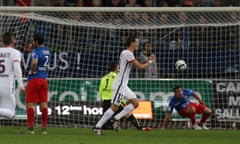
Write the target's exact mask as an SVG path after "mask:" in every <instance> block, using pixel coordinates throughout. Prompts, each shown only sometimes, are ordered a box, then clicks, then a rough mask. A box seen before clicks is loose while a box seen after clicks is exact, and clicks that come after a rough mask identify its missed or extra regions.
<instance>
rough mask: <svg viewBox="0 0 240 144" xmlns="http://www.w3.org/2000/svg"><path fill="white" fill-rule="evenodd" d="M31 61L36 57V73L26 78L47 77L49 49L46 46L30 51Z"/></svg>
mask: <svg viewBox="0 0 240 144" xmlns="http://www.w3.org/2000/svg"><path fill="white" fill-rule="evenodd" d="M31 55H32V56H31V61H32V60H33V59H38V63H37V68H36V71H35V72H36V73H35V74H33V75H29V76H28V80H31V79H34V78H47V70H48V65H49V62H50V51H49V49H48V48H47V47H38V48H36V49H33V50H32V52H31ZM31 65H32V64H31Z"/></svg>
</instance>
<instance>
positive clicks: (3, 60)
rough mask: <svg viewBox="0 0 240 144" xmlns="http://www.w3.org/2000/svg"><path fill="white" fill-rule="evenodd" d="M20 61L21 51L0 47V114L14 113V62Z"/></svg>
mask: <svg viewBox="0 0 240 144" xmlns="http://www.w3.org/2000/svg"><path fill="white" fill-rule="evenodd" d="M20 61H21V53H20V52H19V51H18V50H16V49H14V48H11V47H6V48H0V81H1V83H0V116H4V117H7V118H13V117H14V115H15V107H16V100H15V71H14V66H13V63H14V62H20Z"/></svg>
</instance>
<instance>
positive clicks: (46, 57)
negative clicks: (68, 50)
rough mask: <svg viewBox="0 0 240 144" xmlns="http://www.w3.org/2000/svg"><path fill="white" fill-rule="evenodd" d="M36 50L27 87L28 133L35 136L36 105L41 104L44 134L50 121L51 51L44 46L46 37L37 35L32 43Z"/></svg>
mask: <svg viewBox="0 0 240 144" xmlns="http://www.w3.org/2000/svg"><path fill="white" fill-rule="evenodd" d="M32 44H33V47H34V48H35V49H33V50H32V52H31V55H32V56H31V59H32V60H31V69H30V71H29V75H28V82H27V86H26V103H27V124H28V133H29V134H34V131H33V127H34V104H35V103H39V104H40V109H41V112H42V133H43V134H46V133H47V132H46V127H47V121H48V106H47V101H48V82H47V70H48V65H49V61H50V51H49V49H48V48H47V47H45V46H44V37H43V36H42V35H41V34H35V35H34V36H33V41H32Z"/></svg>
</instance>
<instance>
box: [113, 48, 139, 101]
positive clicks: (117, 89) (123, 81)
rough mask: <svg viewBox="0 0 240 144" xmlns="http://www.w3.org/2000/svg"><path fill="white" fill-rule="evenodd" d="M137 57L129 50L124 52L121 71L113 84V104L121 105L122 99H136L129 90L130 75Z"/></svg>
mask: <svg viewBox="0 0 240 144" xmlns="http://www.w3.org/2000/svg"><path fill="white" fill-rule="evenodd" d="M135 60H136V59H135V56H134V55H133V53H132V52H131V51H129V50H123V51H122V52H121V55H120V60H119V71H118V75H117V78H116V80H115V81H114V83H113V96H112V103H114V104H116V105H120V103H121V101H122V98H125V99H126V100H129V99H132V98H136V95H135V93H134V92H132V90H131V89H130V88H128V86H127V85H128V81H129V75H130V72H131V69H132V62H134V61H135Z"/></svg>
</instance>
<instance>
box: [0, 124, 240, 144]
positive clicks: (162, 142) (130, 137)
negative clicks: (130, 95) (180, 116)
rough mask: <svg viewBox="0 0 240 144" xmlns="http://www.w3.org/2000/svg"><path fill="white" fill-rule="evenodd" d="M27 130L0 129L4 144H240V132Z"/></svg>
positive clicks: (14, 128) (52, 128) (20, 128)
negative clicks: (99, 134)
mask: <svg viewBox="0 0 240 144" xmlns="http://www.w3.org/2000/svg"><path fill="white" fill-rule="evenodd" d="M24 130H26V128H25V127H0V143H1V144H239V143H240V131H239V130H208V131H196V130H165V131H161V130H159V129H153V130H152V131H150V132H149V131H137V130H136V129H121V130H120V131H119V132H115V131H112V130H105V131H104V135H102V136H97V135H96V134H95V133H93V132H92V130H91V129H89V128H56V127H50V128H48V133H49V134H47V135H42V134H41V133H40V128H35V132H36V133H35V135H22V134H20V132H21V131H24Z"/></svg>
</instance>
